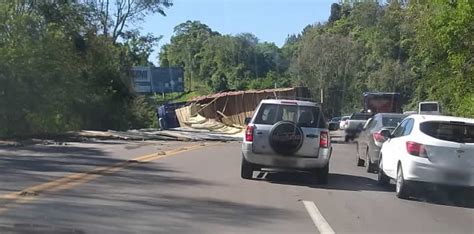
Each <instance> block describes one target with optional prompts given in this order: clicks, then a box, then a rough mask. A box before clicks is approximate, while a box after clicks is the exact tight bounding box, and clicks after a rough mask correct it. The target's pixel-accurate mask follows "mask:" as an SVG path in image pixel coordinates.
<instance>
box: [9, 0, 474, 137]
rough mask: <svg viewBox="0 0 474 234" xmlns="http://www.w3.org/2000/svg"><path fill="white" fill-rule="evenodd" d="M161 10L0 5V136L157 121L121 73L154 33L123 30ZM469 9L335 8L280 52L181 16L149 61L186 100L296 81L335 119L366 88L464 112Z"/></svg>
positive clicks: (155, 4)
mask: <svg viewBox="0 0 474 234" xmlns="http://www.w3.org/2000/svg"><path fill="white" fill-rule="evenodd" d="M171 5H172V4H171V1H169V0H136V1H128V0H77V1H62V0H57V1H16V0H15V1H7V0H0V136H12V135H31V134H45V133H58V132H64V131H69V130H78V129H128V128H140V127H148V126H153V125H154V124H156V118H155V117H154V108H153V107H151V106H150V105H149V103H148V102H149V100H150V99H147V98H144V97H136V95H134V94H133V93H132V92H131V87H130V73H129V70H130V67H131V66H134V65H149V64H150V62H149V58H148V57H149V55H150V54H151V52H152V51H153V47H154V46H155V45H156V43H157V42H158V40H159V39H160V37H156V36H154V35H152V34H147V35H140V33H139V32H138V31H137V30H129V28H130V27H127V25H129V24H130V23H134V25H136V23H138V22H140V21H141V20H143V17H144V16H145V15H147V14H152V13H158V14H163V15H164V14H165V13H164V9H166V8H167V7H170V6H171ZM473 9H474V2H473V1H464V0H458V1H456V0H451V1H406V0H405V1H401V0H400V1H395V0H389V1H383V3H380V2H378V1H344V3H341V4H337V3H334V4H333V5H332V7H331V15H330V17H329V19H328V22H326V23H324V24H321V23H318V24H313V25H308V26H307V27H305V28H304V29H303V30H302V32H301V33H300V34H298V35H289V36H288V38H287V39H286V43H285V44H284V45H283V46H282V47H281V48H279V47H278V46H276V45H275V44H273V43H267V42H260V41H259V39H258V38H257V37H255V36H254V35H253V34H250V33H242V34H238V35H222V34H221V33H219V32H216V31H213V30H212V29H211V28H210V27H209V26H207V25H205V24H203V23H200V22H198V21H187V22H184V23H182V24H179V25H177V26H176V28H175V34H174V35H173V37H172V38H171V42H170V43H169V44H166V45H164V46H163V47H162V48H161V51H160V54H159V60H160V64H161V65H162V66H181V67H183V68H184V70H185V84H186V89H187V91H188V92H189V93H191V94H193V95H194V94H204V93H211V92H219V91H224V90H232V89H239V90H243V89H262V88H273V87H275V86H276V87H288V86H296V85H304V86H308V87H309V88H310V89H311V90H312V92H313V94H314V97H315V98H320V94H321V93H323V101H324V106H325V110H326V112H327V114H328V115H329V116H335V115H340V114H343V113H349V112H353V111H357V110H359V109H361V107H362V106H361V104H362V103H361V102H362V101H361V96H362V95H361V94H362V92H364V91H385V92H387V91H395V92H400V93H401V94H402V96H403V102H404V105H405V110H411V109H413V108H415V107H416V103H417V102H419V101H423V100H436V101H440V102H441V104H442V106H443V108H444V110H445V111H446V112H448V113H451V114H453V115H459V116H468V117H474V66H473V64H474V48H473V47H474V43H473V42H474V33H473V32H474V23H473V22H474V12H473ZM275 30H278V29H277V28H275Z"/></svg>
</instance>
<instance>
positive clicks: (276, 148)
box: [241, 99, 332, 184]
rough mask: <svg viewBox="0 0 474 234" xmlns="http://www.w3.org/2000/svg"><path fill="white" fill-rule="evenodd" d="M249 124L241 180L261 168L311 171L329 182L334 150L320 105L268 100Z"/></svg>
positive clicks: (323, 181)
mask: <svg viewBox="0 0 474 234" xmlns="http://www.w3.org/2000/svg"><path fill="white" fill-rule="evenodd" d="M246 123H247V127H246V130H245V136H244V139H243V143H242V168H241V176H242V178H244V179H251V178H252V176H253V171H255V170H261V169H262V168H284V169H295V170H305V171H310V172H312V173H314V174H315V175H316V176H317V178H318V182H319V183H320V184H326V183H327V181H328V173H329V159H330V157H331V152H332V147H331V142H330V137H329V130H328V129H327V127H326V122H325V120H324V116H323V113H322V110H321V106H320V105H319V104H316V103H314V102H309V101H299V100H273V99H265V100H262V101H261V102H260V104H259V105H258V107H257V109H256V110H255V113H254V115H253V117H252V118H249V119H246Z"/></svg>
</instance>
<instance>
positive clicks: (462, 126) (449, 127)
mask: <svg viewBox="0 0 474 234" xmlns="http://www.w3.org/2000/svg"><path fill="white" fill-rule="evenodd" d="M420 130H421V132H423V133H424V134H426V135H428V136H431V137H434V138H436V139H440V140H444V141H453V142H459V143H474V124H469V123H464V122H446V121H444V122H443V121H430V122H424V123H421V124H420Z"/></svg>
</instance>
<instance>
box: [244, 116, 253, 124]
mask: <svg viewBox="0 0 474 234" xmlns="http://www.w3.org/2000/svg"><path fill="white" fill-rule="evenodd" d="M251 120H252V118H250V117H247V118H245V120H244V124H245V125H248V124H249V123H250V121H251Z"/></svg>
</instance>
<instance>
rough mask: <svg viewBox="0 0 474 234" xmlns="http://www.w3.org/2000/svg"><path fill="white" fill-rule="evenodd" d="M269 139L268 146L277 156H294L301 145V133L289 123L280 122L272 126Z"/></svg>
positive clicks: (298, 128) (299, 129)
mask: <svg viewBox="0 0 474 234" xmlns="http://www.w3.org/2000/svg"><path fill="white" fill-rule="evenodd" d="M269 137H270V139H269V141H270V146H271V147H272V149H273V150H274V151H275V152H276V153H278V154H283V155H291V154H294V153H296V152H297V151H298V150H299V149H300V148H301V145H303V131H302V130H301V128H300V127H298V126H297V125H296V124H295V123H293V122H289V121H280V122H278V123H276V124H275V125H273V127H272V129H271V130H270V136H269Z"/></svg>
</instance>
